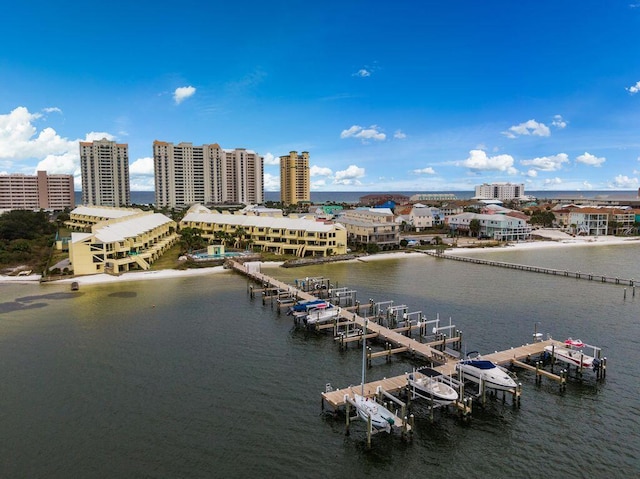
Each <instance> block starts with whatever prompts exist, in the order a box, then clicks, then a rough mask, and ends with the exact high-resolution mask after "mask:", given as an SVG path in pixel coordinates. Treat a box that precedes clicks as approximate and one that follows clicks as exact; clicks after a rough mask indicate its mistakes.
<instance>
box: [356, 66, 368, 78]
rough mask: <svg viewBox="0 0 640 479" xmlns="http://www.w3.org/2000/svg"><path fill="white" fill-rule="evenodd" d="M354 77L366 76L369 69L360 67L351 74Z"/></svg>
mask: <svg viewBox="0 0 640 479" xmlns="http://www.w3.org/2000/svg"><path fill="white" fill-rule="evenodd" d="M353 76H354V77H360V78H366V77H370V76H371V70H367V69H366V68H361V69H360V70H358V71H357V72H355V73H354V74H353Z"/></svg>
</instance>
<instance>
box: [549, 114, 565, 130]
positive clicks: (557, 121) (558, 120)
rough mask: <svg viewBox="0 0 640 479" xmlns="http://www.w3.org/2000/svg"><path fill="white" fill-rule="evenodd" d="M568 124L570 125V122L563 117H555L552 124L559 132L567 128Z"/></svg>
mask: <svg viewBox="0 0 640 479" xmlns="http://www.w3.org/2000/svg"><path fill="white" fill-rule="evenodd" d="M568 123H569V122H568V121H566V120H565V119H564V118H562V115H555V116H554V117H553V121H552V122H551V125H553V126H555V127H556V128H558V129H559V130H562V129H563V128H566V127H567V124H568Z"/></svg>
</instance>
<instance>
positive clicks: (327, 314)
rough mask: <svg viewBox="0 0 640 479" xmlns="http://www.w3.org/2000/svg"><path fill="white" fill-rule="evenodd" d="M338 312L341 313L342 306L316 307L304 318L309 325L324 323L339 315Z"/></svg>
mask: <svg viewBox="0 0 640 479" xmlns="http://www.w3.org/2000/svg"><path fill="white" fill-rule="evenodd" d="M303 314H304V313H303ZM338 314H340V308H334V307H329V308H314V309H311V310H310V311H309V312H308V313H307V314H306V316H303V318H302V320H303V321H304V323H305V324H306V325H307V326H312V325H315V324H322V323H328V322H330V321H333V320H334V319H335V318H336V317H337V316H338Z"/></svg>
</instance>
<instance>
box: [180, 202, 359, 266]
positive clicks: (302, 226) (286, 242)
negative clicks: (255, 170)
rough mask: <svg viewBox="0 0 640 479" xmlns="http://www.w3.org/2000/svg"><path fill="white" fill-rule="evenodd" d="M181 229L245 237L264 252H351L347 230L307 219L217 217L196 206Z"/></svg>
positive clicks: (215, 238)
mask: <svg viewBox="0 0 640 479" xmlns="http://www.w3.org/2000/svg"><path fill="white" fill-rule="evenodd" d="M180 228H197V229H199V230H200V231H201V232H202V233H201V234H202V237H203V238H206V239H207V240H209V241H212V242H213V241H218V240H219V234H218V235H216V233H219V232H222V233H229V234H230V235H233V236H238V235H239V234H242V236H244V238H245V240H246V241H247V242H249V243H250V244H251V245H253V246H254V247H259V248H260V250H261V251H269V252H274V253H278V254H295V255H296V256H300V257H304V256H331V255H336V254H345V253H346V252H347V231H346V229H345V228H344V226H342V225H340V224H335V223H329V222H324V221H315V220H312V219H307V218H288V217H267V216H254V215H241V214H235V215H232V214H220V213H214V212H211V211H209V210H207V209H206V208H204V207H202V206H200V205H194V207H192V208H191V209H190V210H189V212H188V213H187V214H186V216H185V217H184V218H183V219H182V221H180Z"/></svg>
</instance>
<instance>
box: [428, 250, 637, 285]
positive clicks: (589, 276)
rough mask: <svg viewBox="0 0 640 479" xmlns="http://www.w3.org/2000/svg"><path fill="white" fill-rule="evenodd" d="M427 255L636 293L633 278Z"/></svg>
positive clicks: (432, 254)
mask: <svg viewBox="0 0 640 479" xmlns="http://www.w3.org/2000/svg"><path fill="white" fill-rule="evenodd" d="M425 253H426V254H428V255H430V256H434V257H436V258H444V259H452V260H455V261H463V262H465V263H474V264H483V265H487V266H497V267H500V268H509V269H517V270H520V271H529V272H531V273H542V274H550V275H553V276H561V277H565V278H575V279H584V280H588V281H596V282H598V283H608V284H621V285H624V286H631V287H633V288H634V292H635V287H636V281H635V280H634V279H633V278H632V279H625V278H616V277H611V276H606V275H603V274H593V273H584V272H581V271H567V270H560V269H554V268H543V267H540V266H530V265H526V264H517V263H506V262H503V261H491V260H486V259H479V258H471V257H468V256H457V255H454V254H448V253H440V252H437V251H433V250H430V251H425Z"/></svg>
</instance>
